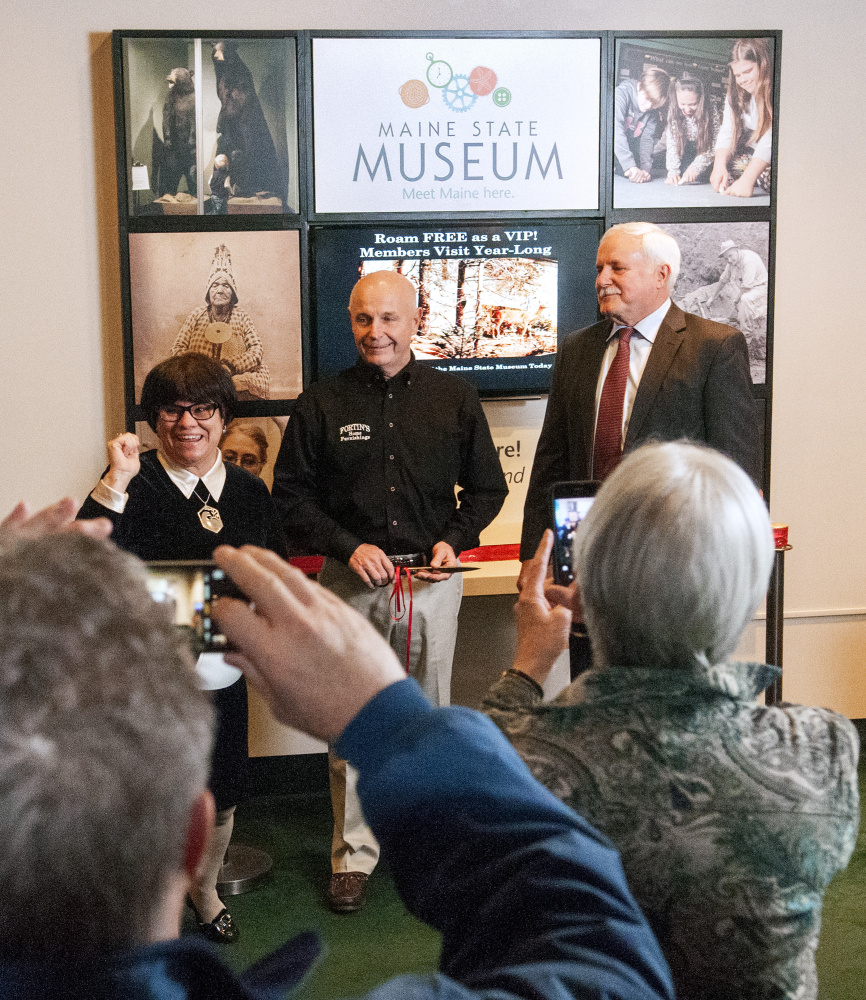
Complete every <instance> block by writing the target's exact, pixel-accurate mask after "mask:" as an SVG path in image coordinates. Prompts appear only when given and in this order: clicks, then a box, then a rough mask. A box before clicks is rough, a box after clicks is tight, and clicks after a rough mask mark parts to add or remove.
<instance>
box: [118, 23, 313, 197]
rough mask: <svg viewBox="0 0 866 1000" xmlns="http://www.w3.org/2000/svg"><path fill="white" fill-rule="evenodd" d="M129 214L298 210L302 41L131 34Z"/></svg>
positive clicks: (126, 59) (126, 62)
mask: <svg viewBox="0 0 866 1000" xmlns="http://www.w3.org/2000/svg"><path fill="white" fill-rule="evenodd" d="M122 58H123V96H124V101H123V107H124V111H125V132H126V138H125V143H126V150H125V153H126V183H127V190H128V211H129V214H130V215H131V216H134V217H142V216H177V215H217V216H219V215H261V214H285V213H296V212H297V211H298V191H299V184H298V140H297V95H298V88H297V42H296V39H295V38H294V37H293V36H291V37H285V36H283V37H275V38H274V37H248V36H244V37H198V36H197V37H187V38H181V37H172V36H159V37H125V38H124V39H123V48H122Z"/></svg>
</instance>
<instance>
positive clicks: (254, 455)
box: [220, 420, 268, 476]
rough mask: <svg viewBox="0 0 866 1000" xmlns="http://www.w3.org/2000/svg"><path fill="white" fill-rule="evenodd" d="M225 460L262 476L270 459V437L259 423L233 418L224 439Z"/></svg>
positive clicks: (223, 451) (222, 449)
mask: <svg viewBox="0 0 866 1000" xmlns="http://www.w3.org/2000/svg"><path fill="white" fill-rule="evenodd" d="M220 450H221V451H222V453H223V461H224V462H231V464H232V465H239V466H240V467H241V468H242V469H246V470H247V472H251V473H252V474H253V475H254V476H261V474H262V469H263V468H264V467H265V463H266V462H267V460H268V439H267V436H266V435H265V432H264V431H263V430H262V429H261V427H259V426H258V424H252V423H247V422H245V421H243V420H233V421H232V422H231V423H230V424H229V426H228V427H227V428H226V436H225V438H224V439H223V443H222V448H221V449H220Z"/></svg>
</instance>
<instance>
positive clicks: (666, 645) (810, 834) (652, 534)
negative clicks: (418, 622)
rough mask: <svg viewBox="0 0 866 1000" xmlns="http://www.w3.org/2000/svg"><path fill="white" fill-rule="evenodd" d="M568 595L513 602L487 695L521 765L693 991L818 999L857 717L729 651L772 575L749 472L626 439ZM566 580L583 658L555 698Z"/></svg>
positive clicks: (853, 799)
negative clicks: (772, 691) (509, 664)
mask: <svg viewBox="0 0 866 1000" xmlns="http://www.w3.org/2000/svg"><path fill="white" fill-rule="evenodd" d="M574 544H575V577H576V579H577V580H578V581H579V583H578V588H579V589H575V591H574V595H572V594H567V595H566V594H565V593H563V591H564V588H548V590H547V592H545V589H544V579H545V574H546V569H547V562H548V557H549V554H550V532H549V531H548V533H547V535H546V537H545V538H544V539H543V540H542V543H541V545H540V546H539V550H538V552H537V553H536V556H535V559H534V560H533V561H532V563H531V564H530V566H529V569H530V571H531V572H529V573H528V574H527V580H526V585H525V586H524V588H523V590H522V591H521V594H520V600H519V601H518V604H517V608H516V615H517V625H518V650H517V657H516V659H515V662H514V668H512V669H511V670H509V671H507V672H506V673H505V674H504V675H503V676H502V678H501V679H500V680H499V681H498V682H497V683H496V684H495V685H494V687H493V688H492V689H491V691H490V693H489V694H488V696H487V699H486V702H485V709H486V711H487V713H488V715H489V716H490V717H491V718H492V719H493V720H494V721H495V722H496V723H497V725H499V726H500V728H501V729H502V730H503V732H504V733H505V734H506V735H507V736H508V738H509V739H510V740H511V742H512V743H513V744H514V746H515V747H516V748H517V750H518V752H519V753H520V755H521V757H523V759H524V760H525V761H526V762H527V764H528V765H529V768H530V770H531V771H532V772H533V774H534V775H535V776H536V777H537V778H538V779H539V780H540V781H542V782H543V783H544V784H545V785H547V787H548V788H550V789H551V790H552V791H554V792H555V793H556V794H557V795H558V796H559V797H560V798H561V799H563V800H564V801H565V802H567V803H568V804H569V805H570V806H572V808H574V809H576V810H577V811H578V812H579V813H580V814H581V815H582V816H586V817H587V818H588V819H589V820H590V821H591V822H592V823H594V824H595V825H596V826H597V827H598V828H599V829H600V830H601V831H602V832H603V833H605V834H607V836H608V837H610V838H611V840H612V841H613V843H614V844H616V846H617V847H618V848H619V850H620V851H621V853H622V860H623V867H624V868H625V871H626V875H627V877H628V882H629V886H630V887H631V889H632V891H633V892H634V894H635V897H636V898H637V901H638V903H639V904H640V906H641V908H642V909H643V912H644V913H645V914H646V916H647V918H648V920H649V922H650V925H651V926H652V927H653V930H654V931H655V932H656V934H657V936H658V939H659V943H660V944H661V946H662V951H663V952H664V954H665V957H666V958H667V960H668V962H669V964H670V967H671V971H672V973H673V976H674V983H675V985H676V993H677V996H678V997H683V998H689V1000H814V998H815V997H816V996H817V989H818V981H817V974H816V970H815V949H816V947H817V945H818V931H819V929H820V926H821V901H822V898H823V895H824V890H825V889H826V887H827V885H828V883H829V882H830V879H831V878H832V877H833V876H834V875H835V874H836V872H837V871H839V870H840V869H842V868H844V867H845V865H846V864H847V862H848V859H849V857H850V856H851V852H852V851H853V849H854V843H855V840H856V838H857V827H858V793H857V750H858V746H857V732H856V730H855V729H854V726H853V725H852V724H851V722H849V721H848V720H847V719H845V718H844V717H843V716H841V715H838V714H837V713H836V712H831V711H829V710H827V709H822V708H812V707H807V706H803V705H780V706H774V707H769V706H765V705H762V704H758V703H757V701H756V698H757V696H758V695H759V694H760V693H761V692H762V691H763V690H764V689H765V688H766V687H767V685H768V684H769V683H770V682H771V681H772V680H773V679H774V678H775V677H776V676H778V675H779V673H780V671H779V670H778V669H777V668H776V667H770V666H766V665H765V664H763V663H736V662H732V661H731V660H730V659H729V657H730V656H731V655H732V654H733V652H734V650H735V649H736V648H737V644H738V642H739V640H740V637H741V635H742V633H743V630H744V629H745V627H746V625H747V624H748V622H749V621H750V620H751V619H752V616H753V615H754V613H755V611H756V610H757V608H758V606H759V604H760V602H761V600H762V599H763V597H764V595H765V594H766V591H767V583H768V580H769V576H770V569H771V567H772V564H773V536H772V531H771V529H770V519H769V516H768V514H767V509H766V507H765V506H764V502H763V500H762V499H761V497H760V495H759V494H758V491H757V489H756V488H755V486H754V485H753V483H752V482H751V481H750V480H749V477H748V476H747V475H746V473H745V472H744V471H743V470H742V469H740V468H738V467H737V466H736V465H735V464H734V462H732V461H731V460H730V459H728V458H725V457H724V456H723V455H720V454H719V453H718V452H715V451H713V450H712V449H709V448H703V447H697V446H695V445H689V444H681V443H666V444H649V445H644V446H643V447H641V448H638V449H637V450H635V451H634V452H633V453H631V454H630V455H627V456H626V457H625V458H624V459H623V461H622V465H620V466H619V468H617V469H616V471H614V472H613V473H612V474H611V476H610V478H609V479H607V480H606V481H605V483H604V484H603V485H602V487H601V489H600V490H599V493H598V496H597V497H596V500H595V503H594V505H593V506H592V508H591V509H590V511H589V514H588V515H587V516H586V518H585V519H584V520H583V521H582V522H581V524H580V527H579V528H578V530H577V532H576V535H575V543H574ZM566 596H567V597H568V598H569V599H570V598H572V596H573V598H574V602H573V603H574V612H575V614H576V615H579V614H580V611H581V599H582V610H583V612H584V613H585V621H586V627H587V629H588V631H589V638H590V642H591V644H592V652H593V659H594V668H593V669H592V670H589V671H587V672H586V673H584V674H582V675H581V676H580V677H579V678H578V679H577V680H575V681H574V682H573V683H572V684H571V685H570V686H569V687H568V688H566V689H565V691H564V692H563V693H562V694H561V695H560V696H559V697H558V698H557V699H556V700H555V701H553V702H552V703H549V704H542V702H541V698H542V693H541V687H540V685H541V683H542V682H543V681H544V679H545V678H546V677H547V675H548V674H549V672H550V669H551V667H552V665H553V661H554V660H555V659H556V657H557V656H558V655H559V653H560V652H561V651H562V650H563V649H564V648H565V647H566V644H567V638H568V630H569V627H570V623H571V614H570V612H569V610H566V608H565V607H563V606H562V605H561V604H559V603H558V602H559V601H561V600H562V599H563V598H564V597H566Z"/></svg>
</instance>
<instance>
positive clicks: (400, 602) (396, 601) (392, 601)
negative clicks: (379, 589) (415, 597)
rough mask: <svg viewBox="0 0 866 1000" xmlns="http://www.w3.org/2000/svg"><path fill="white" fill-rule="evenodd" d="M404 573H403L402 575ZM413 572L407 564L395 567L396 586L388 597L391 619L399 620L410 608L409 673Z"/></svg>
mask: <svg viewBox="0 0 866 1000" xmlns="http://www.w3.org/2000/svg"><path fill="white" fill-rule="evenodd" d="M401 574H402V575H401ZM403 577H405V578H406V582H407V583H408V584H409V603H408V605H407V604H406V595H405V594H404V593H403ZM412 603H413V602H412V574H411V573H410V572H409V570H408V569H407V568H406V567H405V566H395V567H394V586H393V588H392V590H391V596H390V598H389V599H388V607H389V609H390V610H391V621H392V622H399V621H402V620H403V617H404V615H405V614H406V608H407V607H408V609H409V622H408V629H407V631H406V673H407V674H408V673H409V648H410V645H411V643H412Z"/></svg>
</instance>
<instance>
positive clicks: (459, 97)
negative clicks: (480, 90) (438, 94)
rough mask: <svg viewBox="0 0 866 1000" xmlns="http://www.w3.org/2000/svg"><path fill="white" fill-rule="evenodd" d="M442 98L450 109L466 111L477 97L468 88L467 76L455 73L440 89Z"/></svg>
mask: <svg viewBox="0 0 866 1000" xmlns="http://www.w3.org/2000/svg"><path fill="white" fill-rule="evenodd" d="M442 100H443V101H444V102H445V103H446V104H447V105H448V107H449V108H450V109H451V110H452V111H468V110H469V109H470V108H471V107H472V105H473V104H474V103H475V102H476V101H477V100H478V98H477V97H476V96H475V94H473V93H472V91H471V90H470V89H469V77H468V76H466V75H465V74H463V73H457V74H456V76H454V77H453V78H452V79H451V82H450V83H449V84H448V86H447V87H445V88H444V89H443V90H442Z"/></svg>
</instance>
